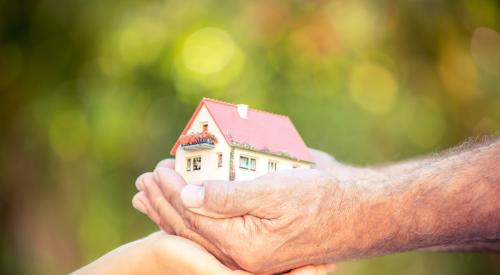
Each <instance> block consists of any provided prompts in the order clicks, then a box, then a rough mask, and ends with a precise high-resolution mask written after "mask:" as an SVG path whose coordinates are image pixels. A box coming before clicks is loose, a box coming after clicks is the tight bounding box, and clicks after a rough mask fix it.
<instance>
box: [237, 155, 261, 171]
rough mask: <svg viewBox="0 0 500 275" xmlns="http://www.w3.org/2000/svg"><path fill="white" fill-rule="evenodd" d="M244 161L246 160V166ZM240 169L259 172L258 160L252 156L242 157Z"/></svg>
mask: <svg viewBox="0 0 500 275" xmlns="http://www.w3.org/2000/svg"><path fill="white" fill-rule="evenodd" d="M242 159H246V164H245V165H244V164H243V162H242ZM238 166H239V168H240V169H244V170H250V171H257V159H256V158H254V157H250V156H245V155H240V165H238Z"/></svg>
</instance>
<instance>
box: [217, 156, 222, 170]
mask: <svg viewBox="0 0 500 275" xmlns="http://www.w3.org/2000/svg"><path fill="white" fill-rule="evenodd" d="M217 167H222V153H217Z"/></svg>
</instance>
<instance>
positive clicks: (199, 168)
mask: <svg viewBox="0 0 500 275" xmlns="http://www.w3.org/2000/svg"><path fill="white" fill-rule="evenodd" d="M195 159H199V162H198V163H199V167H198V168H197V169H195V167H194V161H195ZM192 170H193V171H200V170H201V156H195V157H193V169H192Z"/></svg>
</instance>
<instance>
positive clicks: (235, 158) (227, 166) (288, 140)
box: [170, 98, 313, 183]
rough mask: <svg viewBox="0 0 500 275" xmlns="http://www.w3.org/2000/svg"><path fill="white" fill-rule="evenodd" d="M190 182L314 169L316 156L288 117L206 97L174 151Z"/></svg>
mask: <svg viewBox="0 0 500 275" xmlns="http://www.w3.org/2000/svg"><path fill="white" fill-rule="evenodd" d="M170 153H171V154H172V155H175V170H176V171H177V172H178V173H180V174H181V175H183V176H184V179H185V180H186V181H187V182H190V183H195V182H200V181H202V180H250V179H253V178H255V177H258V176H261V175H264V174H266V173H268V172H274V171H278V170H282V169H293V168H310V167H311V165H312V164H313V158H312V156H311V154H310V152H309V149H308V148H307V146H306V144H305V143H304V141H303V140H302V138H301V137H300V135H299V133H298V132H297V130H296V129H295V127H294V126H293V124H292V122H291V121H290V119H289V118H288V117H287V116H283V115H278V114H273V113H268V112H264V111H260V110H255V109H251V108H248V106H247V105H244V104H239V105H234V104H230V103H226V102H221V101H217V100H213V99H208V98H204V99H203V100H202V101H201V103H200V104H199V105H198V107H197V108H196V110H195V112H194V114H193V115H192V117H191V119H190V120H189V122H188V124H187V125H186V127H185V128H184V130H183V131H182V134H181V136H180V137H179V139H178V140H177V141H176V143H175V145H174V147H173V148H172V150H171V152H170Z"/></svg>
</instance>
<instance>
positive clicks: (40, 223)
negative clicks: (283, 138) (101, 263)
mask: <svg viewBox="0 0 500 275" xmlns="http://www.w3.org/2000/svg"><path fill="white" fill-rule="evenodd" d="M499 30H500V3H499V2H498V1H492V0H490V1H488V0H482V1H472V0H470V1H465V0H462V1H459V0H457V1H452V0H450V1H445V0H434V1H430V0H422V1H388V0H387V1H298V0H295V1H215V0H214V1H212V0H204V1H201V0H200V1H189V0H184V1H153V0H149V1H129V0H124V1H96V0H86V1H83V0H80V1H58V0H40V1H30V0H20V1H6V0H0V93H1V97H0V106H1V109H0V123H1V135H0V139H1V142H0V154H1V166H0V179H1V182H0V217H1V226H0V235H1V250H0V253H1V254H0V260H1V262H0V266H1V269H2V272H0V273H2V274H14V273H26V274H30V273H37V274H56V273H63V272H68V271H70V270H73V269H75V268H77V267H79V266H81V265H83V264H84V263H87V262H89V261H91V260H92V259H95V258H96V257H97V256H99V255H101V254H103V253H105V252H106V251H109V250H110V249H112V248H114V247H116V246H118V245H120V244H122V243H124V242H128V241H131V240H134V239H137V238H139V237H142V236H144V235H146V234H148V233H150V232H152V231H153V230H155V229H156V227H155V226H154V225H153V224H152V223H151V222H150V221H149V220H148V219H147V218H146V217H145V216H143V215H141V214H139V213H138V212H137V211H135V210H134V209H133V208H132V206H131V202H130V200H131V197H132V196H133V194H134V193H135V187H134V180H135V178H136V177H137V176H138V175H139V174H141V173H143V172H145V171H148V170H151V169H152V168H153V167H154V165H155V164H156V163H157V162H158V161H159V160H161V159H163V158H166V157H168V156H169V155H168V152H169V149H170V147H171V146H172V144H173V143H174V141H175V139H176V138H177V137H178V135H179V133H180V131H181V130H182V128H183V126H184V125H185V123H186V122H187V120H188V119H189V116H190V115H191V114H192V112H193V110H194V108H195V107H196V105H197V104H198V103H199V101H200V99H201V98H202V97H204V96H206V97H211V98H216V99H220V100H225V101H229V102H234V103H247V104H249V105H250V106H251V107H254V108H261V109H264V110H268V111H272V112H277V113H282V114H286V115H288V116H290V117H291V119H292V120H293V121H294V123H295V125H296V127H297V128H298V129H299V131H300V132H301V134H302V136H303V138H304V139H305V141H306V143H307V144H308V145H309V146H311V147H314V148H318V149H322V150H325V151H327V152H329V153H331V154H333V155H334V156H335V157H336V158H337V159H338V160H340V161H343V162H348V163H354V164H358V165H369V164H376V163H381V162H387V161H396V160H399V159H404V158H408V157H412V156H416V155H420V154H424V153H429V152H435V151H438V150H441V149H444V148H447V147H449V146H452V145H454V144H457V143H459V142H461V141H463V140H465V139H467V138H468V137H474V136H482V135H488V134H490V135H491V134H495V133H497V132H498V130H499V129H500V91H499V88H500V81H499V79H500V36H499V34H498V31H499ZM325 126H326V127H325ZM337 273H338V274H500V256H498V255H496V256H495V255H487V254H485V255H481V254H433V253H405V254H400V255H393V256H385V257H378V258H374V259H369V260H362V261H355V262H350V263H342V264H340V265H339V268H338V272H337Z"/></svg>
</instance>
